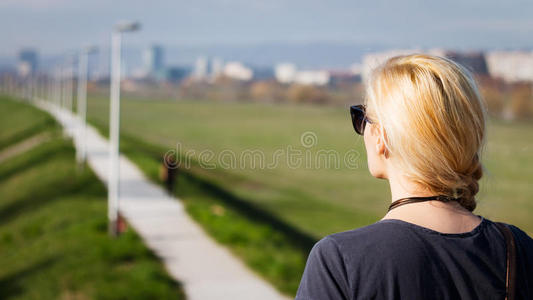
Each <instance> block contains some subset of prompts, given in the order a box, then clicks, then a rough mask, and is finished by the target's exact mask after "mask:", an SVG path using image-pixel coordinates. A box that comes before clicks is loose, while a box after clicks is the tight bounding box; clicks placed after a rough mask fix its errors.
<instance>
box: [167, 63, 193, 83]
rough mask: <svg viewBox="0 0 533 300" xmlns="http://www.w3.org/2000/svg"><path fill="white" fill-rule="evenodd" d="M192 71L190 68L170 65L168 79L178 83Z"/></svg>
mask: <svg viewBox="0 0 533 300" xmlns="http://www.w3.org/2000/svg"><path fill="white" fill-rule="evenodd" d="M189 73H190V70H189V69H187V68H183V67H169V68H168V69H167V70H166V74H165V77H166V80H167V81H168V82H171V83H178V82H180V81H182V80H183V79H184V78H185V77H187V76H188V75H189Z"/></svg>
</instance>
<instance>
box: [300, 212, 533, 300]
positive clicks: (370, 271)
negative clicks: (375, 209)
mask: <svg viewBox="0 0 533 300" xmlns="http://www.w3.org/2000/svg"><path fill="white" fill-rule="evenodd" d="M511 229H512V231H513V234H514V236H515V240H516V244H517V266H518V267H517V299H533V240H532V239H531V238H530V237H529V236H527V234H525V233H524V232H523V231H522V230H520V229H519V228H517V227H515V226H511ZM505 273H506V244H505V239H504V237H503V235H502V234H501V233H500V231H499V230H498V228H497V227H496V225H495V224H494V223H493V222H492V221H490V220H488V219H485V218H483V219H482V221H481V224H480V225H478V226H477V227H476V228H475V229H474V230H472V231H470V232H466V233H460V234H444V233H440V232H437V231H434V230H431V229H428V228H425V227H421V226H418V225H415V224H411V223H408V222H405V221H401V220H391V219H389V220H381V221H379V222H377V223H374V224H372V225H369V226H366V227H363V228H359V229H355V230H350V231H345V232H340V233H335V234H332V235H329V236H327V237H325V238H323V239H321V240H320V241H319V242H317V243H316V244H315V245H314V247H313V249H312V250H311V253H310V254H309V258H308V260H307V264H306V267H305V271H304V274H303V276H302V280H301V282H300V286H299V288H298V293H297V295H296V299H297V300H310V299H313V300H327V299H350V300H351V299H409V300H413V299H453V300H456V299H484V300H490V299H504V298H505Z"/></svg>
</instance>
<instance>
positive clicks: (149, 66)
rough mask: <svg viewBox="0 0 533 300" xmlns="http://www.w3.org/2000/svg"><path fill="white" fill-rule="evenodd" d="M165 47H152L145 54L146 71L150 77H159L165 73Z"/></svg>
mask: <svg viewBox="0 0 533 300" xmlns="http://www.w3.org/2000/svg"><path fill="white" fill-rule="evenodd" d="M163 55H164V52H163V47H161V46H158V45H152V46H151V47H150V48H148V49H146V50H145V51H144V53H143V61H144V70H145V72H146V74H147V75H148V76H152V77H157V76H158V75H160V74H161V73H162V72H163V69H164V67H165V65H164V56H163Z"/></svg>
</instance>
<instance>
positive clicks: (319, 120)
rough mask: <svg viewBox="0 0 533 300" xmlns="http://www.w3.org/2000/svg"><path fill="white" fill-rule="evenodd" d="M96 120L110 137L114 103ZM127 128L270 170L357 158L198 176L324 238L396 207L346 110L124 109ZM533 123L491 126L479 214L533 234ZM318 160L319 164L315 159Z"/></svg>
mask: <svg viewBox="0 0 533 300" xmlns="http://www.w3.org/2000/svg"><path fill="white" fill-rule="evenodd" d="M88 112H89V116H90V120H91V121H92V122H93V123H94V124H96V125H97V126H99V127H101V128H106V127H107V120H108V100H107V99H106V98H94V97H93V98H91V99H90V101H89V110H88ZM121 113H122V121H121V122H122V123H121V126H122V127H121V128H122V132H123V134H124V135H127V136H131V137H135V138H137V139H140V140H143V141H145V142H147V143H149V144H153V145H157V146H160V147H161V148H164V149H175V148H176V144H177V143H180V144H181V147H182V150H195V151H196V153H199V152H201V151H202V150H205V149H209V150H212V151H213V152H214V153H215V154H217V153H221V151H223V150H226V149H229V150H231V151H234V152H235V153H237V154H239V153H242V152H243V151H246V150H247V149H259V150H262V151H264V153H265V157H266V161H267V162H270V161H271V160H272V159H271V157H272V155H273V153H274V152H275V151H276V150H278V149H286V147H287V146H292V147H293V149H298V150H301V151H303V153H305V151H306V150H307V149H310V150H311V152H312V155H315V154H316V151H318V150H320V149H326V150H335V151H337V152H338V153H340V154H343V153H346V152H347V151H349V150H351V149H354V150H355V151H357V152H358V153H359V155H360V156H359V157H358V159H357V163H358V168H356V169H349V168H346V167H341V168H339V169H336V168H324V167H323V166H322V167H321V168H306V167H305V166H304V167H300V168H291V167H290V166H289V165H288V164H287V163H285V162H283V161H282V162H280V164H279V165H278V166H277V167H276V168H272V169H267V168H265V169H257V168H256V169H253V168H250V165H247V166H246V167H245V168H236V169H224V168H220V167H218V168H217V169H215V170H205V169H203V170H197V172H198V173H202V175H203V176H205V177H207V178H209V180H211V181H212V182H215V183H217V184H219V185H221V186H222V187H224V188H225V189H227V190H228V191H231V192H232V193H234V194H235V195H237V196H239V197H241V198H243V199H246V201H249V202H250V203H251V204H253V205H254V206H256V207H259V208H260V209H262V210H264V211H267V212H269V213H272V214H273V215H275V216H277V217H279V218H280V219H281V220H283V221H284V222H287V223H288V224H290V225H291V226H294V227H295V228H297V229H299V230H301V231H303V232H305V233H307V234H309V235H311V236H313V237H315V238H320V237H322V236H324V235H327V234H329V233H332V232H337V231H342V230H349V229H352V228H356V227H360V226H363V225H367V224H369V223H371V222H374V221H377V220H378V219H379V218H380V217H381V216H383V215H384V213H385V210H386V207H387V206H388V204H389V202H390V194H389V190H388V185H387V183H386V182H385V181H382V180H376V179H374V178H372V177H371V176H370V175H369V173H368V170H367V166H366V154H365V151H364V147H363V144H362V140H361V138H360V137H358V136H356V135H355V133H354V132H353V130H352V128H351V124H350V120H349V116H348V113H347V110H346V109H340V108H333V107H319V106H309V105H305V106H304V105H299V106H296V105H270V104H260V103H238V102H232V103H217V102H205V101H203V102H201V101H163V100H144V101H143V100H139V99H136V100H132V99H124V100H123V101H122V111H121ZM532 130H533V123H532V122H522V123H518V122H516V123H506V122H503V121H498V120H491V121H490V123H489V132H488V144H487V148H486V152H485V157H484V162H485V166H486V173H485V174H486V175H485V177H484V179H483V180H482V183H481V192H480V193H479V194H478V203H479V204H478V209H477V210H476V212H477V213H478V214H481V215H484V216H486V217H488V218H493V219H497V220H503V221H507V222H511V223H513V224H516V225H517V226H520V227H521V228H523V229H524V230H526V231H528V232H530V233H531V232H533V219H531V217H530V216H529V213H530V212H533V185H531V184H530V183H531V182H532V181H533V155H531V151H532V150H533V133H532ZM307 131H311V132H314V133H315V134H316V137H317V143H316V145H314V146H313V147H311V148H305V147H303V146H302V144H301V143H300V137H301V135H302V134H303V133H304V132H307ZM312 157H316V156H312Z"/></svg>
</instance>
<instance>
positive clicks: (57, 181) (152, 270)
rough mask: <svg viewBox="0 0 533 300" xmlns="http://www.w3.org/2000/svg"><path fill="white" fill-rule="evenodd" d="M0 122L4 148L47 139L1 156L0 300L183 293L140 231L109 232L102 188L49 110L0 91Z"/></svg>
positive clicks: (154, 296) (163, 296) (161, 296)
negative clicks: (36, 138) (111, 235)
mask: <svg viewBox="0 0 533 300" xmlns="http://www.w3.org/2000/svg"><path fill="white" fill-rule="evenodd" d="M0 128H2V130H1V131H0V153H2V151H5V150H9V148H10V146H13V145H15V144H17V143H18V142H21V141H25V140H28V138H31V137H32V136H36V135H41V136H44V137H45V138H43V139H41V140H40V143H38V144H35V145H33V146H32V147H31V149H21V151H20V152H19V153H17V151H15V152H14V153H15V154H14V155H12V156H11V157H9V158H7V159H6V160H4V161H3V162H0V195H1V199H0V249H1V253H2V255H1V256H0V266H2V267H1V268H0V295H1V297H0V298H2V299H11V298H17V299H184V298H185V297H184V296H183V293H182V290H181V287H180V286H179V284H178V283H176V282H175V281H173V280H172V279H171V278H170V277H169V275H167V273H166V271H165V270H164V268H163V266H162V265H161V263H160V262H159V261H158V259H157V258H156V257H155V256H154V255H153V254H152V253H151V252H150V251H149V250H148V249H147V248H146V247H145V246H144V245H143V243H142V241H141V239H140V238H139V237H138V236H137V235H136V234H135V232H133V231H132V230H131V229H130V230H128V231H127V232H126V233H125V234H124V235H123V236H121V237H119V238H118V239H111V238H109V237H108V235H107V218H106V216H107V213H106V209H107V205H106V190H105V186H104V185H103V184H102V183H101V182H100V181H99V180H98V179H97V178H96V177H95V175H94V174H93V173H92V172H91V171H90V169H89V168H84V170H83V171H81V170H77V168H76V163H75V158H74V155H75V150H74V149H73V146H72V143H71V141H70V140H67V139H64V138H63V136H62V133H61V129H60V128H59V127H58V125H57V124H56V123H55V121H54V120H53V119H52V118H51V117H50V116H49V115H47V114H46V113H44V112H42V111H39V110H38V109H36V108H34V107H32V106H30V105H28V104H24V103H21V102H15V101H12V100H11V99H9V98H7V97H0ZM11 149H12V148H11ZM4 153H5V152H4Z"/></svg>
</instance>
